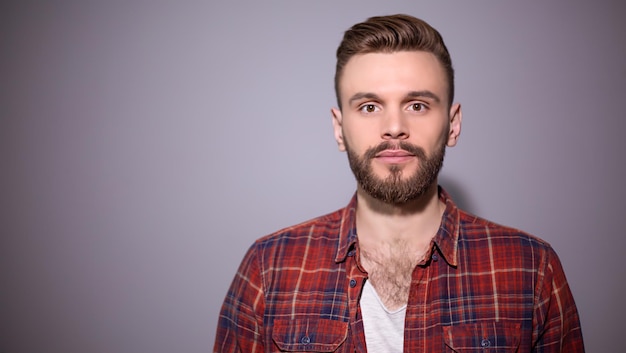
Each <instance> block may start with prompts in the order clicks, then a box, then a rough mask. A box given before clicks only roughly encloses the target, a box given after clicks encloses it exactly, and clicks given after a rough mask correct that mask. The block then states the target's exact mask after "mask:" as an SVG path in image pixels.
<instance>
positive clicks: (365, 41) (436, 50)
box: [335, 14, 454, 109]
mask: <svg viewBox="0 0 626 353" xmlns="http://www.w3.org/2000/svg"><path fill="white" fill-rule="evenodd" d="M398 51H424V52H429V53H432V54H433V55H435V57H436V58H437V59H438V60H439V62H440V63H441V65H442V66H443V68H444V70H445V73H446V75H447V79H448V104H449V105H451V104H452V101H453V99H454V69H453V68H452V59H450V53H448V48H446V45H445V44H444V42H443V38H442V37H441V34H439V32H438V31H437V30H436V29H434V28H433V27H431V26H430V25H429V24H428V23H426V22H424V21H422V20H420V19H419V18H415V17H413V16H409V15H404V14H398V15H390V16H376V17H370V18H369V19H367V21H365V22H361V23H357V24H355V25H354V26H352V28H350V29H349V30H347V31H346V32H345V33H344V36H343V40H342V41H341V44H339V47H338V48H337V66H336V68H335V95H336V96H337V104H338V106H339V108H340V109H341V98H340V92H339V80H340V79H341V75H342V73H343V69H344V67H345V65H346V63H347V62H348V61H349V60H350V58H352V57H353V56H355V55H358V54H368V53H394V52H398Z"/></svg>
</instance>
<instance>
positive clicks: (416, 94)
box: [348, 90, 441, 105]
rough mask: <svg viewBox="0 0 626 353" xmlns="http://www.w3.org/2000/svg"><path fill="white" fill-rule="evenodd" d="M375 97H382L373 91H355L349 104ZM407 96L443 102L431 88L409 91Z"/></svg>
mask: <svg viewBox="0 0 626 353" xmlns="http://www.w3.org/2000/svg"><path fill="white" fill-rule="evenodd" d="M363 98H366V99H373V100H380V97H379V96H378V95H377V94H375V93H371V92H358V93H355V94H354V95H353V96H352V97H350V99H349V100H348V104H350V105H352V103H353V102H354V101H356V100H360V99H363ZM406 98H430V99H432V100H434V101H435V102H437V103H439V102H441V99H440V98H439V96H438V95H436V94H435V93H433V92H432V91H429V90H423V91H411V92H409V93H407V95H406Z"/></svg>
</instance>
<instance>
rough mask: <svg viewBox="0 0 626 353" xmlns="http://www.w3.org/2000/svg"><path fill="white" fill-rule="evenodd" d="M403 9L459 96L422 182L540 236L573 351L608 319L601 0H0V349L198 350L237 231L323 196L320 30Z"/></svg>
mask: <svg viewBox="0 0 626 353" xmlns="http://www.w3.org/2000/svg"><path fill="white" fill-rule="evenodd" d="M397 12H407V13H410V14H414V15H417V16H419V17H422V18H424V19H426V20H427V21H429V22H430V23H431V24H433V25H434V26H435V27H437V28H438V29H440V31H441V32H442V34H443V36H444V38H445V39H446V40H447V44H448V47H449V48H450V51H451V54H452V56H453V60H454V62H455V67H456V70H457V87H458V89H457V92H458V94H457V97H458V101H460V102H462V103H463V108H464V121H463V122H464V125H463V133H462V136H461V141H460V144H459V145H458V146H457V147H455V148H453V149H450V150H449V151H448V155H447V159H446V165H445V168H444V171H443V175H442V180H441V182H442V183H443V185H444V186H445V187H447V188H448V189H449V191H451V192H452V193H453V195H454V196H455V197H456V198H457V200H458V201H459V203H461V204H462V205H464V206H465V207H466V208H467V209H469V210H470V211H472V212H474V213H477V214H479V215H481V216H483V217H486V218H489V219H491V220H494V221H496V222H499V223H504V224H507V225H511V226H515V227H519V228H522V229H524V230H527V231H529V232H532V233H534V234H536V235H539V236H540V237H542V238H544V239H546V240H548V241H549V242H550V243H551V244H552V245H553V246H554V247H555V248H556V250H557V252H558V253H559V255H560V257H561V260H562V262H563V264H564V266H565V270H566V273H567V276H568V278H569V281H570V285H571V288H572V290H573V293H574V296H575V299H576V300H577V302H578V306H579V310H580V313H581V315H582V325H583V330H584V335H585V338H586V343H587V344H586V346H587V351H588V352H608V351H615V349H618V350H619V348H616V347H617V344H618V342H621V341H623V334H624V332H623V331H624V330H623V320H622V319H623V318H624V317H626V308H625V307H626V306H625V304H624V301H623V300H622V299H621V298H622V296H623V295H624V293H625V292H626V285H625V283H626V281H625V279H626V278H625V277H626V275H625V274H624V270H623V268H622V266H623V265H622V262H623V260H622V259H623V256H624V255H623V254H624V252H625V250H626V240H625V234H624V233H625V232H624V226H623V225H624V219H623V215H622V214H623V213H624V206H623V205H624V201H623V200H624V199H625V198H626V189H625V187H624V184H623V181H624V180H625V179H626V173H625V171H624V159H625V158H624V154H623V150H624V147H623V142H622V141H621V138H622V137H623V134H624V129H625V128H626V123H625V119H624V114H623V101H624V93H625V92H626V65H625V64H624V62H625V61H624V57H626V41H625V40H624V34H626V22H625V21H623V17H624V15H625V14H626V11H624V5H623V4H622V3H621V2H619V1H597V2H592V1H579V2H571V1H552V2H547V3H545V4H544V3H543V2H536V3H535V4H532V3H531V2H528V1H517V2H496V1H459V2H452V1H448V2H434V1H433V2H417V1H404V2H401V1H399V2H394V3H391V4H386V3H383V2H369V3H367V2H361V1H343V2H331V1H327V2H323V1H321V2H319V1H316V2H305V1H271V0H270V1H249V2H236V1H235V2H228V3H227V2H224V3H223V4H218V3H215V2H176V1H171V2H169V3H166V2H147V1H144V2H140V1H133V2H127V1H113V2H108V1H88V2H83V1H75V2H73V3H72V2H69V1H56V2H43V1H42V2H29V1H19V2H18V1H3V2H2V5H0V44H1V54H0V55H1V56H0V64H1V65H0V70H1V71H0V79H1V82H2V83H1V84H0V168H1V173H0V217H1V218H0V352H5V353H24V352H27V353H30V352H117V353H123V352H129V353H130V352H172V351H176V352H206V351H210V350H211V348H212V344H213V340H214V337H213V336H214V332H215V327H216V320H217V314H218V310H219V307H220V304H221V301H222V299H223V296H224V294H225V292H226V289H227V287H228V285H229V283H230V280H231V279H232V277H233V275H234V272H235V270H236V267H237V266H238V264H239V261H240V259H241V257H242V256H243V254H244V251H245V250H246V249H247V247H248V246H249V245H250V244H251V243H252V242H253V240H254V239H256V238H258V237H260V236H262V235H265V234H267V233H269V232H272V231H274V230H277V229H278V228H282V227H284V226H287V225H291V224H293V223H296V222H300V221H303V220H305V219H308V218H311V217H314V216H317V215H320V214H323V213H326V212H329V211H332V210H334V209H336V208H339V207H342V206H343V205H345V204H346V202H347V201H348V199H349V197H350V196H351V195H352V193H353V191H354V181H353V179H352V175H351V173H350V171H349V168H348V165H347V161H346V158H345V156H344V155H343V154H341V153H338V152H337V151H336V145H335V143H334V141H333V137H332V131H331V119H330V113H329V109H330V107H331V106H333V105H334V93H333V91H332V76H333V70H334V51H335V49H336V46H337V44H338V43H339V40H340V38H341V36H342V33H343V31H344V30H345V29H347V28H348V27H349V26H350V25H352V24H353V23H356V22H358V21H361V20H364V19H365V18H366V17H369V16H372V15H378V14H391V13H397Z"/></svg>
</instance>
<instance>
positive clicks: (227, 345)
mask: <svg viewBox="0 0 626 353" xmlns="http://www.w3.org/2000/svg"><path fill="white" fill-rule="evenodd" d="M255 249H256V248H255V247H254V246H253V247H252V248H250V249H249V250H248V252H247V253H246V255H245V256H244V258H243V260H242V262H241V265H240V266H239V270H238V271H237V274H236V275H235V278H234V279H233V282H232V284H231V286H230V288H229V290H228V293H227V294H226V298H225V299H224V303H223V305H222V309H221V311H220V316H219V320H218V324H217V334H216V337H215V345H214V347H213V352H214V353H234V352H251V353H261V352H264V350H265V347H264V346H265V344H264V337H265V334H264V328H263V313H264V310H265V298H264V292H263V285H262V280H261V272H260V269H259V261H258V257H257V251H256V250H255Z"/></svg>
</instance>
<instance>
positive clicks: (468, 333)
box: [443, 322, 520, 353]
mask: <svg viewBox="0 0 626 353" xmlns="http://www.w3.org/2000/svg"><path fill="white" fill-rule="evenodd" d="M443 334H444V341H445V344H446V346H447V348H448V349H452V351H453V352H459V353H471V352H481V353H507V352H517V349H518V347H519V342H520V324H519V323H506V322H480V323H476V324H464V325H455V326H446V327H444V328H443Z"/></svg>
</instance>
